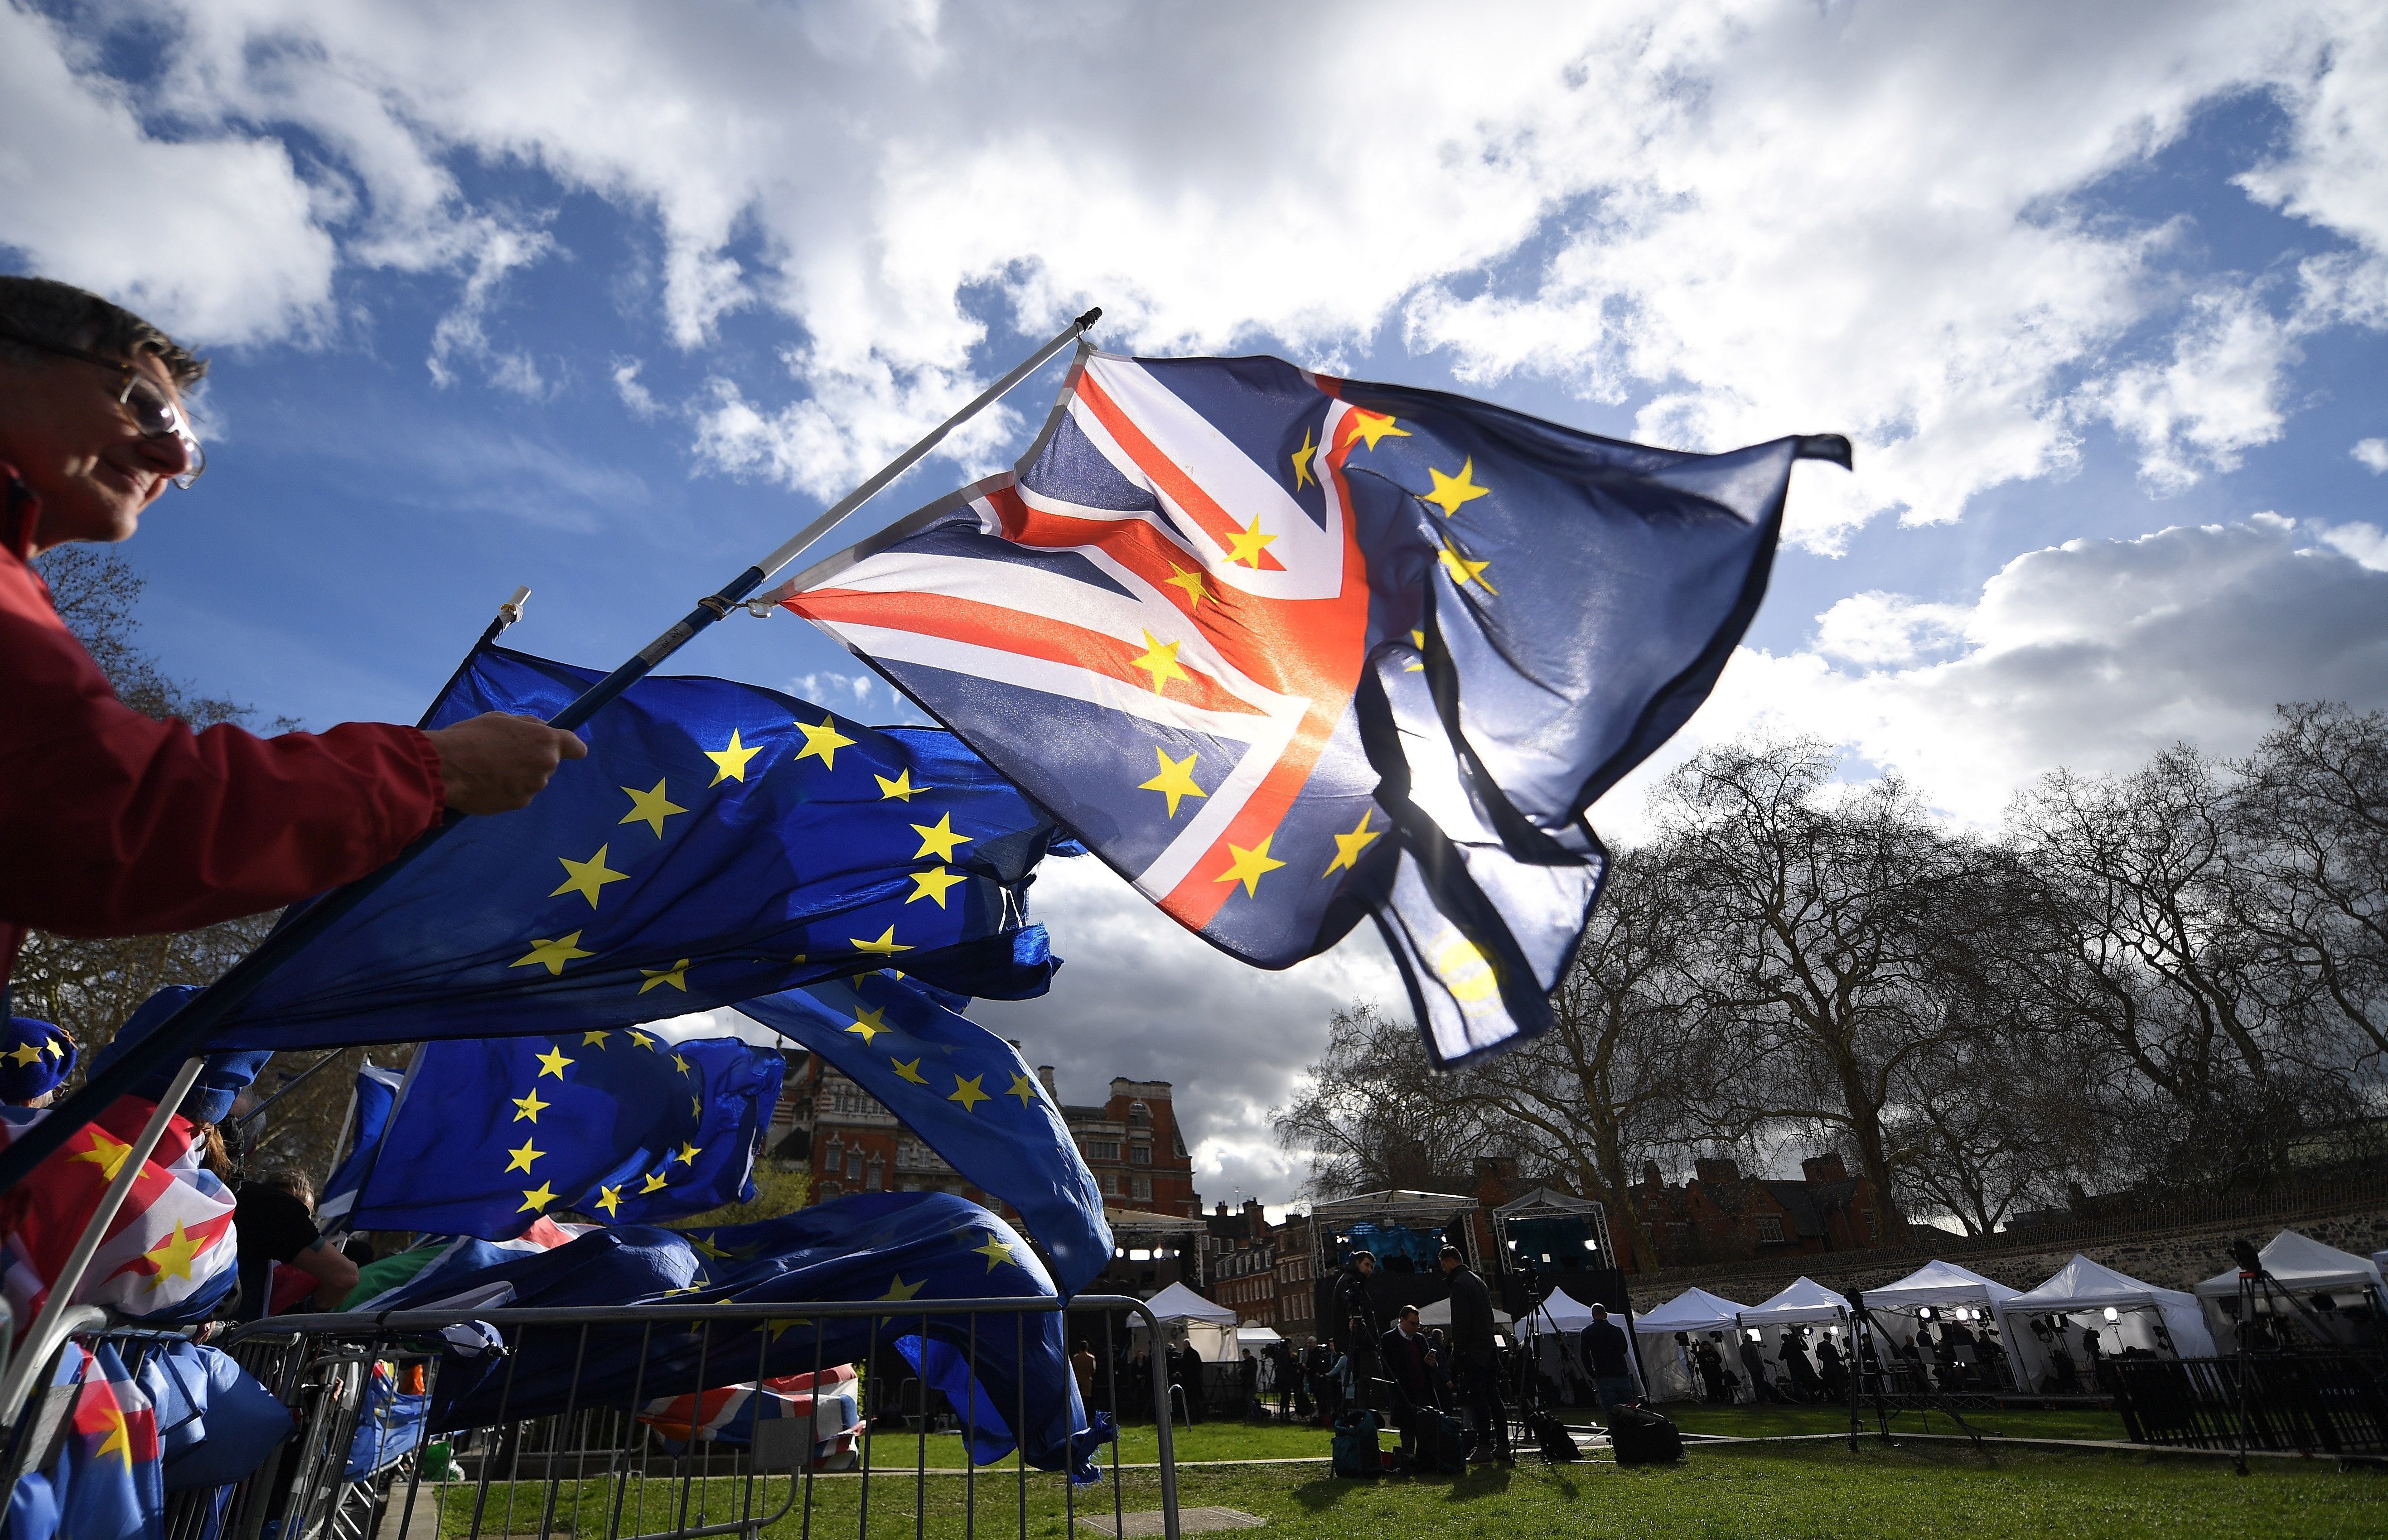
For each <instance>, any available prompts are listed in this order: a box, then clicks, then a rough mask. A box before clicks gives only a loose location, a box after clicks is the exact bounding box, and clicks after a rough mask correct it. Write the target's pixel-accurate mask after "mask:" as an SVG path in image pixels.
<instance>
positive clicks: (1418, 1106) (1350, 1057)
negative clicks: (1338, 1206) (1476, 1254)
mask: <svg viewBox="0 0 2388 1540" xmlns="http://www.w3.org/2000/svg"><path fill="white" fill-rule="evenodd" d="M1302 1073H1303V1075H1304V1077H1305V1079H1306V1081H1307V1084H1306V1086H1305V1087H1304V1088H1302V1091H1301V1093H1300V1094H1299V1095H1297V1096H1296V1097H1295V1098H1294V1099H1293V1101H1292V1102H1291V1104H1290V1105H1289V1106H1285V1107H1279V1108H1274V1109H1272V1110H1271V1112H1270V1116H1271V1118H1272V1119H1273V1120H1274V1121H1275V1122H1276V1124H1277V1142H1278V1143H1279V1144H1281V1145H1282V1146H1283V1147H1284V1148H1286V1149H1287V1150H1289V1151H1294V1152H1302V1153H1303V1154H1305V1155H1306V1156H1307V1158H1308V1159H1309V1161H1310V1180H1309V1183H1308V1187H1307V1190H1308V1191H1309V1192H1311V1193H1312V1194H1313V1195H1314V1196H1316V1197H1321V1198H1335V1197H1341V1196H1344V1195H1346V1194H1348V1193H1353V1192H1374V1191H1380V1190H1384V1189H1386V1188H1415V1189H1419V1190H1448V1189H1449V1188H1450V1187H1451V1186H1452V1184H1453V1183H1454V1182H1461V1181H1464V1180H1465V1179H1466V1177H1467V1173H1468V1172H1469V1171H1470V1170H1471V1168H1472V1167H1473V1165H1474V1163H1475V1159H1476V1157H1477V1156H1478V1155H1481V1154H1488V1153H1506V1152H1508V1151H1507V1149H1506V1147H1505V1142H1504V1141H1503V1139H1501V1136H1500V1133H1499V1130H1497V1129H1495V1128H1494V1127H1493V1126H1491V1125H1489V1124H1488V1122H1487V1121H1486V1119H1485V1118H1484V1116H1483V1114H1482V1111H1481V1109H1480V1107H1479V1106H1477V1105H1476V1104H1475V1103H1474V1101H1472V1099H1471V1098H1470V1097H1469V1095H1468V1094H1467V1075H1466V1072H1464V1071H1463V1072H1461V1073H1460V1074H1456V1075H1442V1074H1440V1073H1438V1072H1437V1071H1436V1070H1435V1068H1434V1067H1433V1065H1432V1064H1430V1063H1429V1062H1428V1060H1427V1056H1426V1050H1425V1048H1424V1046H1423V1045H1422V1044H1421V1043H1420V1042H1419V1041H1418V1035H1417V1028H1416V1026H1414V1025H1411V1024H1410V1023H1409V1022H1408V1021H1406V1020H1395V1019H1393V1018H1391V1017H1389V1016H1387V1015H1386V1014H1385V1013H1384V1012H1381V1011H1378V1009H1377V1008H1376V1007H1375V1006H1373V1005H1365V1004H1355V1005H1353V1006H1351V1007H1348V1008H1347V1009H1345V1010H1341V1011H1338V1012H1335V1017H1334V1019H1333V1021H1331V1022H1330V1023H1328V1025H1327V1051H1326V1053H1325V1054H1324V1055H1323V1056H1322V1057H1321V1058H1320V1059H1319V1061H1318V1063H1315V1064H1312V1065H1310V1066H1309V1067H1308V1068H1307V1069H1305V1070H1304V1071H1303V1072H1302Z"/></svg>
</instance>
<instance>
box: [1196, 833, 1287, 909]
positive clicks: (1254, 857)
mask: <svg viewBox="0 0 2388 1540" xmlns="http://www.w3.org/2000/svg"><path fill="white" fill-rule="evenodd" d="M1275 838H1277V835H1276V834H1263V835H1262V836H1261V842H1260V843H1259V844H1258V845H1255V846H1252V847H1251V849H1249V850H1247V849H1245V848H1244V847H1243V846H1240V845H1235V844H1230V845H1229V846H1227V854H1229V855H1230V856H1233V857H1234V858H1235V863H1234V864H1233V865H1231V866H1229V867H1228V868H1227V870H1226V871H1225V872H1220V873H1219V874H1218V875H1217V876H1216V877H1213V878H1212V879H1211V880H1212V881H1213V882H1216V883H1241V884H1243V885H1244V897H1247V898H1257V897H1260V888H1261V879H1262V878H1263V877H1265V876H1267V875H1268V874H1269V873H1270V872H1274V871H1276V870H1277V868H1278V867H1280V866H1283V865H1284V864H1285V862H1283V861H1281V860H1276V859H1271V857H1270V856H1269V853H1268V851H1269V841H1271V840H1273V839H1275Z"/></svg>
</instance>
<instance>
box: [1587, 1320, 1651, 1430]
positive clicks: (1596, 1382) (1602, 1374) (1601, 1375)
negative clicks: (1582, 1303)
mask: <svg viewBox="0 0 2388 1540" xmlns="http://www.w3.org/2000/svg"><path fill="white" fill-rule="evenodd" d="M1581 1345H1582V1349H1583V1364H1584V1368H1587V1369H1589V1370H1590V1371H1591V1373H1592V1393H1593V1394H1594V1395H1595V1396H1597V1397H1598V1398H1599V1400H1600V1419H1601V1421H1602V1422H1604V1423H1606V1422H1607V1420H1608V1418H1609V1414H1610V1413H1611V1412H1614V1411H1615V1410H1616V1409H1617V1408H1618V1407H1620V1406H1625V1405H1628V1404H1630V1403H1631V1402H1632V1401H1634V1400H1636V1399H1638V1398H1637V1397H1636V1396H1635V1395H1634V1394H1633V1359H1632V1352H1633V1348H1632V1343H1628V1342H1627V1341H1626V1340H1625V1332H1624V1330H1623V1329H1621V1328H1620V1327H1619V1326H1618V1324H1617V1323H1616V1322H1614V1321H1612V1320H1610V1319H1609V1318H1608V1306H1607V1305H1594V1306H1593V1307H1592V1324H1591V1325H1590V1326H1587V1327H1585V1328H1584V1329H1583V1337H1582V1343H1581Z"/></svg>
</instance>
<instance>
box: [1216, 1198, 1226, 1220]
mask: <svg viewBox="0 0 2388 1540" xmlns="http://www.w3.org/2000/svg"><path fill="white" fill-rule="evenodd" d="M1226 1216H1227V1200H1226V1199H1225V1198H1222V1199H1220V1200H1219V1214H1218V1217H1220V1218H1222V1219H1225V1218H1226Z"/></svg>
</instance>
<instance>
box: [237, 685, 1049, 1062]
mask: <svg viewBox="0 0 2388 1540" xmlns="http://www.w3.org/2000/svg"><path fill="white" fill-rule="evenodd" d="M594 679H595V676H594V675H593V674H591V673H590V672H589V671H588V670H586V669H581V668H568V667H566V666H565V665H563V664H560V663H550V662H547V661H545V660H542V659H540V658H535V657H529V656H527V655H523V654H520V653H514V652H508V651H506V650H504V649H502V648H485V649H483V650H481V651H480V652H478V653H476V655H474V656H473V657H472V658H471V660H470V661H469V662H468V663H467V664H466V666H465V667H464V668H463V669H462V670H460V671H459V672H458V674H457V677H456V678H455V680H454V681H451V683H450V685H449V687H448V689H447V690H446V691H445V692H444V693H443V694H442V695H441V696H440V699H439V702H438V706H437V707H436V708H435V709H434V710H433V712H432V714H431V717H430V721H431V723H432V725H434V726H438V725H443V724H446V723H449V722H454V721H458V720H461V719H464V718H467V717H472V716H476V715H477V714H479V713H481V712H483V711H514V712H523V713H527V714H529V715H533V716H540V717H546V716H551V715H553V713H554V712H556V711H557V710H560V709H561V708H562V707H563V706H565V704H566V703H567V702H569V701H571V700H572V699H573V698H574V697H575V696H577V695H578V694H579V693H580V692H581V691H582V689H583V688H585V687H586V686H587V685H588V684H590V683H591V682H592V681H593V680H594ZM582 732H583V735H584V736H585V737H586V738H587V739H588V742H589V757H587V758H585V759H580V760H576V761H573V762H571V763H568V764H565V766H563V767H562V768H561V769H560V770H558V771H557V772H556V776H555V779H554V780H553V782H552V783H550V784H549V786H548V789H547V790H546V791H545V792H544V793H542V794H541V795H540V797H539V798H538V799H537V800H536V801H534V802H533V803H532V804H531V805H530V806H529V807H528V808H524V809H522V810H521V811H519V812H513V813H506V814H502V815H501V816H498V817H495V818H476V819H472V820H468V821H466V822H465V823H464V825H463V826H461V827H459V828H457V829H456V830H455V831H454V832H453V833H451V834H449V835H448V836H447V837H446V838H445V839H442V840H441V841H439V842H438V844H437V845H435V846H432V848H431V849H429V850H428V851H426V852H425V853H424V854H423V855H422V856H421V857H420V858H419V859H416V860H415V861H414V862H413V864H412V865H410V866H408V867H407V868H406V869H405V870H404V871H402V872H400V873H399V874H397V875H396V876H395V877H393V878H392V879H391V880H390V881H389V882H388V883H387V885H384V886H383V887H382V888H381V889H380V890H379V891H377V892H375V894H373V895H372V896H371V897H368V898H367V899H365V901H364V902H362V904H360V905H359V906H358V907H357V908H356V909H355V910H353V911H351V912H350V913H349V914H347V915H345V916H343V917H342V918H341V919H340V920H339V921H338V922H337V923H335V924H334V925H332V926H331V928H330V929H329V930H327V931H326V932H325V933H324V935H322V936H320V937H318V938H317V939H316V940H315V941H313V942H312V943H311V944H310V945H309V946H308V947H306V948H304V949H303V950H302V951H301V952H300V953H299V955H298V956H297V957H295V958H293V959H292V960H291V961H289V962H287V963H286V964H285V965H284V966H283V967H282V968H280V969H279V970H278V971H276V972H275V973H274V974H273V975H272V976H271V977H270V978H269V979H267V980H266V982H265V983H264V984H263V986H260V988H259V989H258V991H257V993H255V994H254V995H252V996H250V997H249V999H248V1000H247V1001H246V1002H245V1003H244V1004H243V1005H241V1006H240V1007H239V1008H238V1009H237V1011H236V1012H235V1013H234V1014H233V1015H232V1016H231V1017H230V1018H229V1019H228V1020H227V1021H225V1022H224V1023H223V1024H222V1025H221V1026H219V1027H218V1028H217V1029H216V1031H215V1034H214V1036H213V1037H211V1038H210V1041H209V1044H208V1046H209V1047H210V1048H226V1047H246V1048H273V1049H287V1048H299V1047H316V1046H329V1045H334V1044H342V1043H376V1042H406V1041H416V1040H423V1039H431V1038H441V1037H500V1036H508V1035H514V1034H531V1033H544V1034H549V1035H553V1036H555V1037H559V1038H562V1037H567V1036H577V1035H578V1034H579V1033H582V1032H588V1031H603V1030H608V1029H612V1028H616V1027H625V1026H629V1025H635V1024H637V1023H639V1022H642V1021H654V1020H656V1019H659V1018H662V1017H667V1016H677V1015H680V1014H683V1013H685V1012H693V1011H702V1010H705V1009H708V1008H711V1007H715V1006H723V1005H732V1004H735V1003H736V1002H738V1001H740V1000H743V999H753V998H754V997H755V996H756V995H765V994H769V993H771V992H773V991H774V990H779V989H784V988H787V987H789V986H793V985H797V984H803V983H809V982H811V981H813V980H815V979H820V978H828V977H833V976H836V975H839V974H852V973H856V972H862V971H869V970H874V969H877V968H880V967H883V966H895V967H899V968H902V969H905V970H906V971H908V972H909V973H912V974H916V975H919V976H921V977H925V978H928V979H931V980H934V981H935V982H937V983H939V984H942V985H945V986H948V987H951V988H953V989H956V990H959V991H961V992H964V993H969V994H977V995H988V996H995V997H998V998H1010V999H1019V998H1023V997H1026V996H1031V995H1035V994H1040V993H1042V992H1043V991H1044V989H1045V987H1046V985H1047V982H1048V978H1049V977H1050V975H1051V973H1052V970H1053V967H1054V966H1055V962H1054V960H1053V959H1052V957H1051V955H1050V953H1049V952H1048V949H1047V943H1046V937H1045V934H1044V931H1043V929H1042V928H1041V927H1038V926H1033V925H1029V924H1027V923H1026V917H1025V912H1024V903H1023V892H1024V890H1025V888H1026V885H1027V881H1028V877H1029V874H1030V872H1032V870H1033V869H1034V868H1035V865H1036V863H1037V861H1038V860H1039V859H1042V858H1043V856H1044V854H1045V852H1046V848H1047V846H1048V844H1049V843H1050V842H1051V841H1052V840H1053V838H1054V834H1055V831H1054V827H1053V825H1052V823H1051V822H1050V821H1048V819H1047V818H1046V817H1045V816H1044V814H1042V813H1041V812H1040V811H1038V810H1037V808H1035V806H1034V805H1032V804H1031V803H1030V802H1029V801H1028V799H1027V798H1026V797H1025V796H1023V795H1022V794H1021V793H1020V792H1019V791H1017V790H1015V789H1014V788H1013V787H1012V786H1011V785H1010V784H1009V783H1007V782H1005V781H1004V780H1003V778H1002V777H1000V776H999V775H997V773H996V772H995V771H994V770H992V769H991V768H989V767H988V766H987V764H986V763H985V762H984V760H982V759H980V758H979V757H977V756H976V755H974V754H972V752H971V751H970V750H969V749H967V748H965V747H963V746H962V745H961V744H960V743H959V741H958V740H957V739H955V738H954V736H953V735H952V734H951V733H948V732H939V731H936V730H934V729H926V728H870V727H865V726H863V725H861V724H860V723H858V722H853V721H849V720H846V719H844V718H841V717H838V716H836V715H835V714H834V713H832V712H830V711H828V710H826V709H825V708H823V707H820V706H809V705H807V704H806V703H805V702H803V701H799V700H796V699H794V698H793V697H791V696H788V695H783V694H779V693H777V692H776V691H770V690H763V689H757V688H756V687H755V686H752V685H746V684H737V683H732V682H730V681H724V680H715V679H677V678H650V679H645V680H641V681H640V682H638V683H637V684H634V685H632V686H631V687H630V688H629V691H628V692H627V693H626V694H624V695H623V696H622V697H621V698H620V699H619V700H617V701H616V702H615V703H614V704H613V705H611V706H607V707H606V708H605V709H604V710H603V711H601V712H599V713H598V714H597V716H596V717H595V718H594V719H592V720H591V722H590V724H589V725H588V726H587V727H586V728H584V729H583V730H582Z"/></svg>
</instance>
